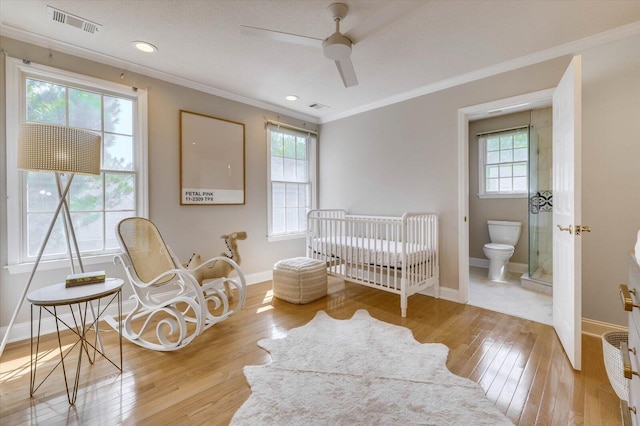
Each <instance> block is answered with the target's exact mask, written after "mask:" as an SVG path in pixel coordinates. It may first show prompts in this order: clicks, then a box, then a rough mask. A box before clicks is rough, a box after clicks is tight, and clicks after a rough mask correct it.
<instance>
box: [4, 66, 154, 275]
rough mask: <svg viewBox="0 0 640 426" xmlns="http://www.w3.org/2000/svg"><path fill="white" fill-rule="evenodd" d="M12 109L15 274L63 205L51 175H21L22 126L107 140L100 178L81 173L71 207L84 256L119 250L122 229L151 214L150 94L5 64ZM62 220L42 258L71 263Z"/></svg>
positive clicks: (9, 177) (51, 70) (10, 181)
mask: <svg viewBox="0 0 640 426" xmlns="http://www.w3.org/2000/svg"><path fill="white" fill-rule="evenodd" d="M7 106H8V108H7V182H8V188H7V193H8V194H9V202H8V203H7V218H8V221H9V224H11V225H9V226H8V229H9V234H10V235H9V236H8V243H9V253H10V258H9V266H10V269H11V266H12V265H20V264H24V263H29V262H33V261H34V260H35V258H36V256H37V254H38V251H39V249H40V246H41V244H42V240H43V237H44V234H45V233H46V230H47V229H48V226H49V223H50V221H51V218H52V216H53V214H54V210H55V208H56V206H57V202H58V193H57V189H56V183H55V176H54V174H53V173H42V172H31V171H29V172H27V171H20V170H18V169H17V161H16V159H17V144H18V142H17V135H18V127H19V124H20V123H22V122H35V123H48V124H55V125H61V126H69V127H75V128H80V129H84V130H89V131H92V132H94V133H97V134H99V135H100V136H101V137H102V162H101V170H102V173H101V174H100V175H98V176H93V175H76V176H75V177H74V179H73V183H72V185H71V188H70V190H69V194H68V204H69V208H70V211H71V217H72V220H73V225H74V229H75V232H76V237H77V240H78V245H79V248H80V251H81V252H82V254H83V257H84V256H99V255H104V254H110V253H114V252H116V251H118V249H119V248H118V243H117V240H116V237H115V227H116V225H117V223H118V222H119V221H120V220H122V219H124V218H126V217H131V216H146V206H147V190H146V170H145V167H144V164H146V116H147V105H146V92H145V91H143V90H137V89H133V88H131V87H126V86H122V85H116V84H113V83H110V82H107V81H103V80H98V79H94V78H90V77H86V76H82V75H79V74H74V73H69V72H66V71H62V70H58V69H55V68H51V67H46V66H42V65H37V64H24V63H23V62H22V61H19V60H16V59H13V58H7ZM66 178H68V177H64V176H63V181H64V180H66ZM63 222H64V221H63V215H60V216H59V217H58V220H57V222H56V225H55V226H54V228H53V231H52V234H51V237H50V239H49V241H48V243H47V246H46V249H45V251H44V254H43V257H42V259H43V260H57V259H68V252H67V245H66V239H65V236H64V226H63ZM16 225H17V226H16Z"/></svg>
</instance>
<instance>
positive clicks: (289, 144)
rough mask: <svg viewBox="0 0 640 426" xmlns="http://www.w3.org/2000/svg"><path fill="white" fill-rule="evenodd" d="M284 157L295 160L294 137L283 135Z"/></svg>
mask: <svg viewBox="0 0 640 426" xmlns="http://www.w3.org/2000/svg"><path fill="white" fill-rule="evenodd" d="M284 156H285V157H286V158H296V137H295V136H292V135H284Z"/></svg>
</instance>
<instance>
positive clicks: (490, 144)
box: [487, 138, 500, 151]
mask: <svg viewBox="0 0 640 426" xmlns="http://www.w3.org/2000/svg"><path fill="white" fill-rule="evenodd" d="M499 149H500V139H498V138H488V139H487V151H497V150H499Z"/></svg>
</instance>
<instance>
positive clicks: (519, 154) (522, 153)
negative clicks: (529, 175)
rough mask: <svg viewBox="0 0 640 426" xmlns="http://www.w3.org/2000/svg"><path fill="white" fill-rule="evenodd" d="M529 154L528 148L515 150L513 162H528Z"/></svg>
mask: <svg viewBox="0 0 640 426" xmlns="http://www.w3.org/2000/svg"><path fill="white" fill-rule="evenodd" d="M528 159H529V153H528V150H527V148H518V149H514V150H513V161H527V160H528Z"/></svg>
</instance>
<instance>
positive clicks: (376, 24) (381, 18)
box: [344, 1, 426, 44]
mask: <svg viewBox="0 0 640 426" xmlns="http://www.w3.org/2000/svg"><path fill="white" fill-rule="evenodd" d="M425 4H426V2H421V1H410V2H395V1H393V2H388V4H387V5H386V6H385V7H384V8H382V9H380V10H379V11H378V12H376V13H375V14H373V16H371V17H369V18H368V19H367V20H365V21H363V22H361V23H359V24H358V25H356V26H355V27H353V28H351V29H350V30H349V31H347V32H346V33H345V34H344V35H345V36H347V37H348V38H349V40H351V42H352V43H353V44H356V43H359V42H361V41H362V40H364V39H365V38H367V37H369V36H370V35H371V34H373V33H375V32H376V31H378V30H380V29H382V28H384V27H386V26H387V25H389V24H391V23H392V22H393V21H395V20H396V19H398V18H400V17H402V16H404V15H406V14H408V13H409V12H411V11H414V10H416V9H417V8H419V7H421V6H423V5H425Z"/></svg>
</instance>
